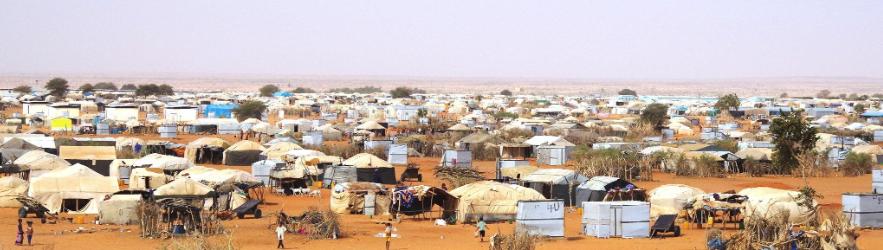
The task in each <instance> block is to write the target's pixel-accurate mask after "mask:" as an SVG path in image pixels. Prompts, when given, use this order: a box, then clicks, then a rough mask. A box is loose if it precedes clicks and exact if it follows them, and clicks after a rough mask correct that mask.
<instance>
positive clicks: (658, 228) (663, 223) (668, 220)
mask: <svg viewBox="0 0 883 250" xmlns="http://www.w3.org/2000/svg"><path fill="white" fill-rule="evenodd" d="M677 218H678V215H676V214H663V215H660V216H659V218H657V219H656V222H655V223H653V226H651V227H650V237H656V236H657V235H659V234H660V233H672V234H674V236H675V237H678V236H681V227H680V226H677V225H675V220H676V219H677ZM660 237H661V236H660Z"/></svg>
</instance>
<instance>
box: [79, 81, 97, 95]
mask: <svg viewBox="0 0 883 250" xmlns="http://www.w3.org/2000/svg"><path fill="white" fill-rule="evenodd" d="M80 91H83V93H86V92H94V91H95V87H93V86H92V84H89V83H87V84H83V85H80Z"/></svg>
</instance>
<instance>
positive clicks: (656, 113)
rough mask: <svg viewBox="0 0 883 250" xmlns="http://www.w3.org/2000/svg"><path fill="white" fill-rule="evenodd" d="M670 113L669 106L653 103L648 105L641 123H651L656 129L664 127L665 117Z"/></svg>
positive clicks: (642, 115)
mask: <svg viewBox="0 0 883 250" xmlns="http://www.w3.org/2000/svg"><path fill="white" fill-rule="evenodd" d="M667 113H668V106H665V104H661V103H653V104H650V105H647V107H645V108H644V111H643V112H641V121H643V122H646V123H650V125H653V126H654V127H659V126H662V123H663V122H665V116H666V114H667Z"/></svg>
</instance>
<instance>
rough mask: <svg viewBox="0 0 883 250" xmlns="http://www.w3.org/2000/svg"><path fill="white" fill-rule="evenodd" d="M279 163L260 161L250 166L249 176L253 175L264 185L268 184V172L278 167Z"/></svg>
mask: <svg viewBox="0 0 883 250" xmlns="http://www.w3.org/2000/svg"><path fill="white" fill-rule="evenodd" d="M279 165H280V164H279V163H278V162H276V161H274V160H260V161H257V162H255V163H252V164H251V174H252V175H254V177H255V178H257V179H258V180H259V181H261V183H263V184H264V185H269V184H270V172H271V171H273V169H274V168H277V167H279Z"/></svg>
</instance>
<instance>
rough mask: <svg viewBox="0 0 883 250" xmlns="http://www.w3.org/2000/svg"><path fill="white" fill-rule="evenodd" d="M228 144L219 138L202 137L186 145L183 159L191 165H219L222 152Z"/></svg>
mask: <svg viewBox="0 0 883 250" xmlns="http://www.w3.org/2000/svg"><path fill="white" fill-rule="evenodd" d="M229 146H230V144H229V143H227V141H224V140H223V139H221V138H217V137H203V138H199V139H196V140H193V141H191V142H190V143H187V146H185V147H184V158H186V159H187V160H188V161H190V162H193V163H204V162H211V163H220V162H221V160H223V151H224V149H225V148H227V147H229Z"/></svg>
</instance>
